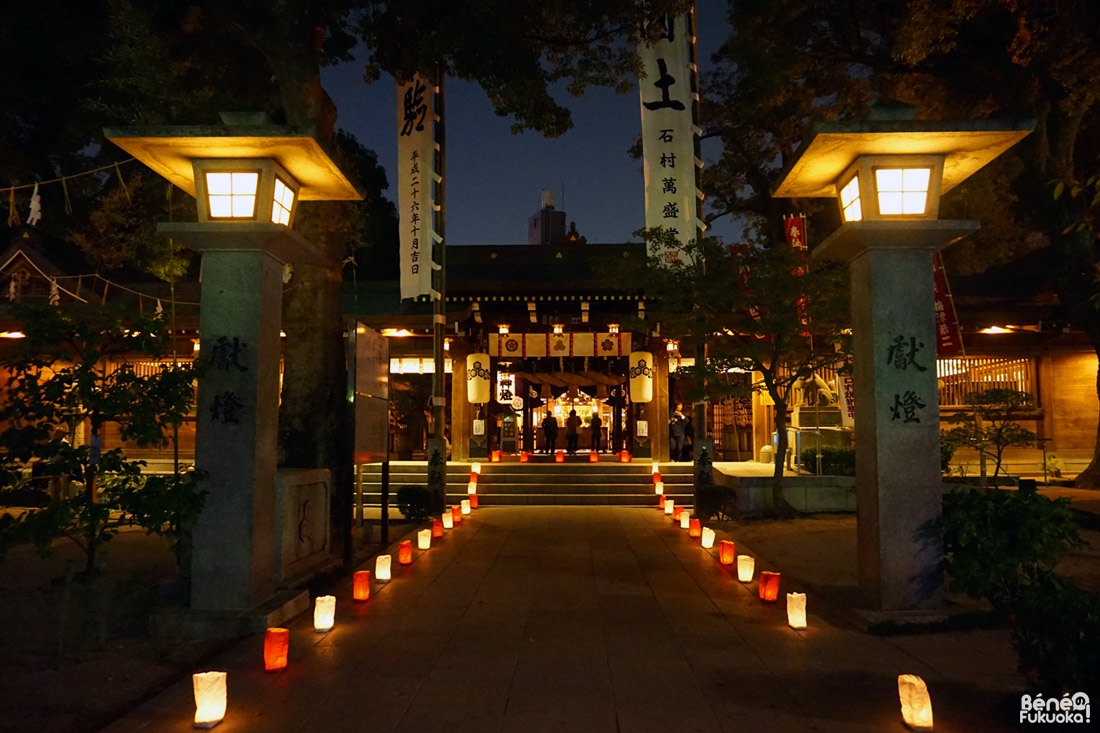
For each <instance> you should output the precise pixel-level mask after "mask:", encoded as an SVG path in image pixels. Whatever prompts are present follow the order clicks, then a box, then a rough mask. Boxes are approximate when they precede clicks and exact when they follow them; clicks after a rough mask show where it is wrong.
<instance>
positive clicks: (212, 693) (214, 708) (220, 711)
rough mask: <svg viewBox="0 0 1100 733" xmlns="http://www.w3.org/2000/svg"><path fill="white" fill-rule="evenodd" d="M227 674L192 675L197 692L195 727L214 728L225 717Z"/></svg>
mask: <svg viewBox="0 0 1100 733" xmlns="http://www.w3.org/2000/svg"><path fill="white" fill-rule="evenodd" d="M225 675H226V673H225V672H198V673H196V674H193V675H191V688H192V689H193V690H194V692H195V727H196V728H213V727H214V726H215V725H217V724H218V723H220V722H222V718H224V717H225V706H226V686H225Z"/></svg>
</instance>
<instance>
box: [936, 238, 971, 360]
mask: <svg viewBox="0 0 1100 733" xmlns="http://www.w3.org/2000/svg"><path fill="white" fill-rule="evenodd" d="M932 270H933V274H934V277H935V283H936V301H935V308H936V354H937V355H938V356H956V355H958V354H961V353H963V342H962V332H961V331H960V329H959V319H958V316H957V315H956V314H955V301H954V300H953V299H952V298H951V288H950V287H948V285H947V273H946V272H945V271H944V269H943V260H942V259H941V258H940V253H939V252H936V253H934V254H933V255H932Z"/></svg>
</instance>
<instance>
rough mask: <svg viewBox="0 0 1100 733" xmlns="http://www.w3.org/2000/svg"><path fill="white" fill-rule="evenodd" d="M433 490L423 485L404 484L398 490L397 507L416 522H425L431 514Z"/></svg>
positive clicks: (407, 517)
mask: <svg viewBox="0 0 1100 733" xmlns="http://www.w3.org/2000/svg"><path fill="white" fill-rule="evenodd" d="M431 506H432V492H430V491H428V490H427V489H426V488H424V487H423V486H402V487H401V488H400V489H398V490H397V508H398V509H400V510H401V513H402V514H403V515H404V516H405V519H410V520H412V521H414V522H423V521H424V520H425V519H427V518H428V516H429V515H430V514H431Z"/></svg>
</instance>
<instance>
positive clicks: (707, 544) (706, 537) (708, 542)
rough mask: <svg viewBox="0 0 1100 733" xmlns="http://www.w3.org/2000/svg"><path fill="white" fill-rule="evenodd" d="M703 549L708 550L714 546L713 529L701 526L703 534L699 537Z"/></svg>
mask: <svg viewBox="0 0 1100 733" xmlns="http://www.w3.org/2000/svg"><path fill="white" fill-rule="evenodd" d="M699 540H700V542H701V543H702V545H703V548H704V549H707V550H709V549H710V548H712V547H714V530H713V529H711V528H710V527H703V534H702V536H701V537H700V538H699Z"/></svg>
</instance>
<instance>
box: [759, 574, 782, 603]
mask: <svg viewBox="0 0 1100 733" xmlns="http://www.w3.org/2000/svg"><path fill="white" fill-rule="evenodd" d="M757 590H758V591H759V593H760V600H762V601H768V602H769V603H770V602H772V601H774V600H775V599H777V598H779V573H772V572H769V571H767V570H762V571H760V587H759V588H757Z"/></svg>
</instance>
